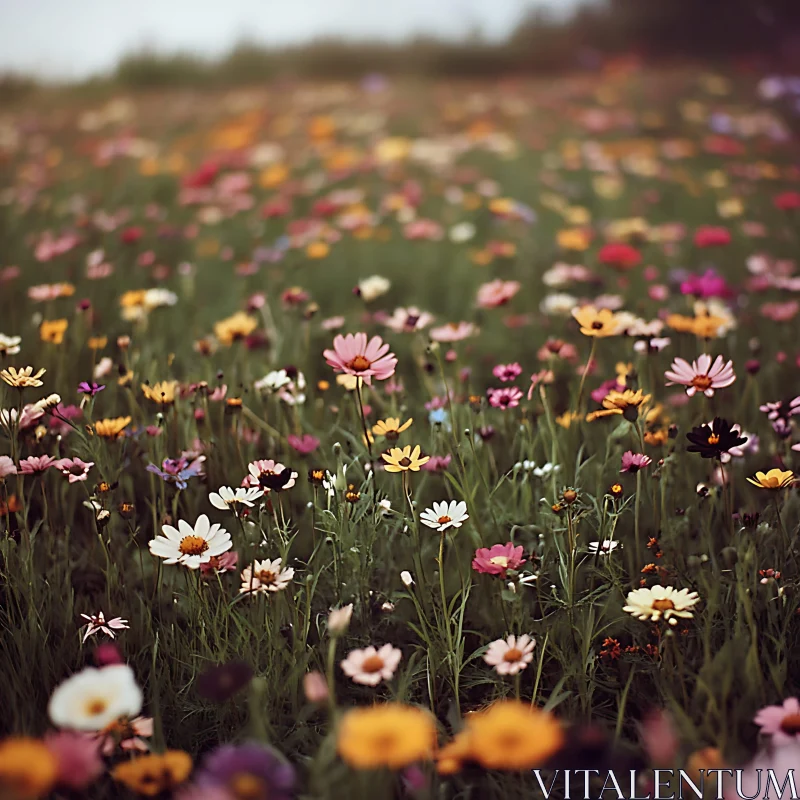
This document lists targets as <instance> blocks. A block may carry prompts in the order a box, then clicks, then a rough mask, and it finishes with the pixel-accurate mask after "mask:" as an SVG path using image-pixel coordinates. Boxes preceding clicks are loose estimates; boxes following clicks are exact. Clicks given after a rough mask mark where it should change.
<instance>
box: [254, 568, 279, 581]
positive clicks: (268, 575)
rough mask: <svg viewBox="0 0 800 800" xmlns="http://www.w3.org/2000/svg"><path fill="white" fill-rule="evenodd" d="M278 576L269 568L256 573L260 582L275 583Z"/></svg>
mask: <svg viewBox="0 0 800 800" xmlns="http://www.w3.org/2000/svg"><path fill="white" fill-rule="evenodd" d="M277 577H278V576H277V575H276V574H275V573H274V572H272V570H269V569H262V570H261V572H259V573H258V579H259V580H260V581H261V583H275V580H276V578H277Z"/></svg>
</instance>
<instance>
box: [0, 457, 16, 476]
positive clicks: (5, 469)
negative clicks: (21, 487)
mask: <svg viewBox="0 0 800 800" xmlns="http://www.w3.org/2000/svg"><path fill="white" fill-rule="evenodd" d="M16 474H17V465H16V464H15V463H14V462H13V461H12V460H11V459H10V458H9V457H8V456H0V481H1V480H3V478H5V477H6V476H8V475H16Z"/></svg>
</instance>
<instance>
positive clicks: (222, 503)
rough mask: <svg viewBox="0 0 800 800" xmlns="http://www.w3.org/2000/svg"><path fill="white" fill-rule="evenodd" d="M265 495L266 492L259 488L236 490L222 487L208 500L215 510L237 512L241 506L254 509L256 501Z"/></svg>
mask: <svg viewBox="0 0 800 800" xmlns="http://www.w3.org/2000/svg"><path fill="white" fill-rule="evenodd" d="M263 494H264V490H263V489H258V488H250V489H246V488H245V487H243V486H238V487H237V488H236V489H232V488H231V487H230V486H220V489H219V491H218V492H211V493H210V494H209V495H208V499H209V502H210V503H211V505H212V506H214V508H219V509H221V510H222V511H237V510H238V506H240V505H242V506H247V507H248V508H252V507H253V505H254V503H255V501H256V500H258V498H259V497H261V496H263Z"/></svg>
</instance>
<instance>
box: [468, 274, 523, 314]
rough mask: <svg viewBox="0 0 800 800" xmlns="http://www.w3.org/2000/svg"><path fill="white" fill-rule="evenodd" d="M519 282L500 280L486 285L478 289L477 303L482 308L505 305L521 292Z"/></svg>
mask: <svg viewBox="0 0 800 800" xmlns="http://www.w3.org/2000/svg"><path fill="white" fill-rule="evenodd" d="M521 287H522V284H521V283H520V282H519V281H503V280H500V279H499V278H498V279H497V280H494V281H489V283H484V284H483V285H482V286H480V287H479V288H478V298H477V303H478V306H479V307H480V308H497V307H498V306H502V305H505V304H506V303H508V302H509V301H510V300H511V298H512V297H513V296H514V295H515V294H516V293H517V292H518V291H519V290H520V288H521Z"/></svg>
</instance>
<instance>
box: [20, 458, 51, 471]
mask: <svg viewBox="0 0 800 800" xmlns="http://www.w3.org/2000/svg"><path fill="white" fill-rule="evenodd" d="M56 463H57V461H56V459H55V458H53V457H52V456H28V457H27V458H24V459H22V461H20V462H19V471H20V474H21V475H38V474H40V473H42V472H44V471H45V470H46V469H50V467H52V466H54V465H55V464H56Z"/></svg>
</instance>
